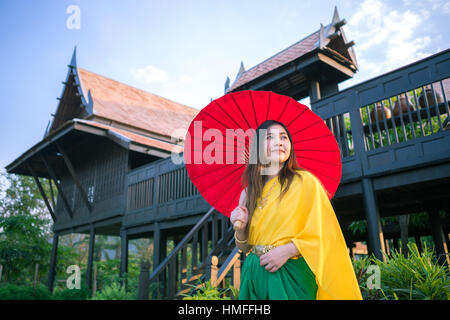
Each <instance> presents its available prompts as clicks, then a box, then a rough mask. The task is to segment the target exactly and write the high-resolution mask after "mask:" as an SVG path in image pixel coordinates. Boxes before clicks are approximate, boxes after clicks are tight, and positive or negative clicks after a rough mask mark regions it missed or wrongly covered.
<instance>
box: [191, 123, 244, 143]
mask: <svg viewBox="0 0 450 320" xmlns="http://www.w3.org/2000/svg"><path fill="white" fill-rule="evenodd" d="M214 120H215V119H214ZM196 123H197V121H195V122H194V126H195V125H197V126H199V125H198V124H196ZM200 126H201V127H202V128H206V129H217V130H219V129H218V128H211V127H208V126H205V125H204V124H203V123H202V124H201V125H200ZM238 127H239V125H238ZM227 129H231V128H227ZM238 133H239V132H236V134H238ZM239 136H240V137H241V138H243V139H244V141H245V138H247V137H248V138H250V137H249V136H248V135H245V136H242V135H240V134H239ZM194 138H195V136H194Z"/></svg>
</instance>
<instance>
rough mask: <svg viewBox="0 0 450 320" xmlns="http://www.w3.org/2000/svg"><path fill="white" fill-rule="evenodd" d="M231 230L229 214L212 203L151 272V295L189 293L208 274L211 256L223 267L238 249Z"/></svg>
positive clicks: (177, 296) (162, 296) (171, 296)
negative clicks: (212, 205)
mask: <svg viewBox="0 0 450 320" xmlns="http://www.w3.org/2000/svg"><path fill="white" fill-rule="evenodd" d="M233 232H234V231H233V226H232V225H231V223H230V220H229V218H227V217H225V216H223V215H222V214H221V213H219V212H218V211H217V210H215V209H214V208H213V207H211V208H210V209H209V211H208V212H207V213H206V214H205V215H204V216H203V217H202V218H201V219H200V220H199V221H198V222H197V224H196V225H195V226H194V227H193V228H192V229H191V230H190V231H189V232H188V234H187V235H186V236H185V237H184V238H183V239H182V240H181V241H180V242H179V243H178V244H177V245H176V247H175V248H174V249H173V250H172V252H170V254H169V255H168V256H167V257H166V258H165V259H164V260H163V261H162V262H161V264H160V265H159V266H157V267H156V268H155V269H154V271H153V272H152V274H151V275H150V292H151V298H153V299H180V298H182V297H183V296H182V295H183V294H189V292H191V291H192V290H193V286H197V285H199V284H200V283H202V282H204V281H207V279H209V278H210V276H211V273H210V272H211V268H210V266H211V259H212V257H213V256H216V257H217V258H218V264H219V265H222V268H224V266H225V263H226V261H227V260H229V259H230V256H235V254H236V253H237V252H238V250H237V248H236V247H235V245H234V237H233ZM219 274H220V271H219Z"/></svg>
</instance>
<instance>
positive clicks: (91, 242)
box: [86, 225, 95, 289]
mask: <svg viewBox="0 0 450 320" xmlns="http://www.w3.org/2000/svg"><path fill="white" fill-rule="evenodd" d="M94 251H95V228H94V226H93V225H91V226H90V230H89V252H88V262H87V271H86V281H87V285H88V288H89V289H92V265H93V262H94Z"/></svg>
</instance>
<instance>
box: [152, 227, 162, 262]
mask: <svg viewBox="0 0 450 320" xmlns="http://www.w3.org/2000/svg"><path fill="white" fill-rule="evenodd" d="M160 263H161V229H160V225H159V222H155V224H154V225H153V270H155V269H156V268H157V267H158V266H159V264H160Z"/></svg>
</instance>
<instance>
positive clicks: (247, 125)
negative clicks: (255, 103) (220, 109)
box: [230, 94, 251, 128]
mask: <svg viewBox="0 0 450 320" xmlns="http://www.w3.org/2000/svg"><path fill="white" fill-rule="evenodd" d="M230 96H231V99H232V100H233V102H234V104H235V105H236V107H237V108H238V110H239V112H240V113H241V116H242V118H244V120H245V122H247V126H248V128H251V126H250V124H249V123H248V121H247V118H246V117H245V116H244V114H243V113H242V110H241V108H240V107H239V105H238V104H237V102H236V100H235V99H234V97H233V95H232V94H230Z"/></svg>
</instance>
